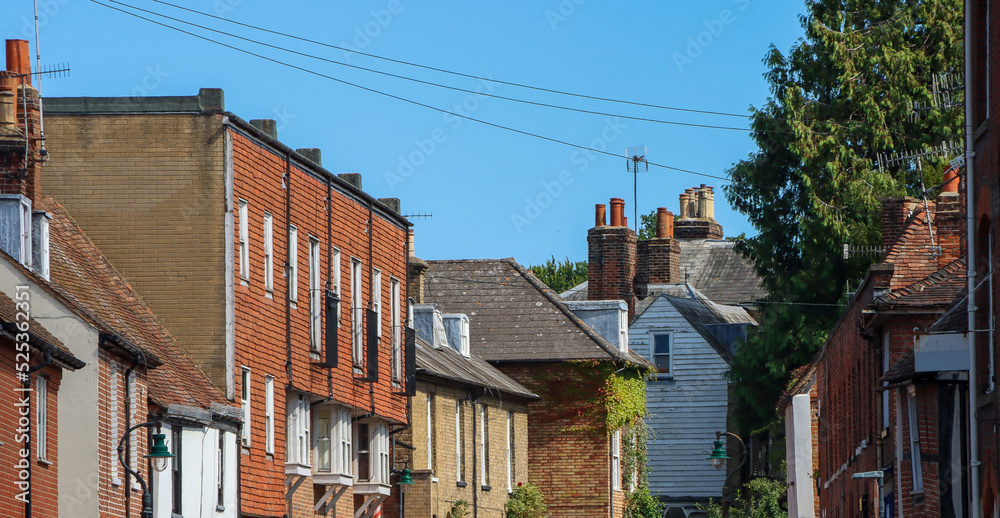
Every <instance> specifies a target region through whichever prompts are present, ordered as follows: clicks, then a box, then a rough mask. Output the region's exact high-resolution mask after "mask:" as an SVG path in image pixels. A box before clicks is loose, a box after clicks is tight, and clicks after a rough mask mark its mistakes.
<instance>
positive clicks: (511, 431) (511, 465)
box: [507, 410, 514, 493]
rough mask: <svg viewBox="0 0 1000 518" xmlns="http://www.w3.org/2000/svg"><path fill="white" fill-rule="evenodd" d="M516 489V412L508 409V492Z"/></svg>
mask: <svg viewBox="0 0 1000 518" xmlns="http://www.w3.org/2000/svg"><path fill="white" fill-rule="evenodd" d="M513 490H514V413H513V412H511V411H510V410H508V411H507V492H508V493H510V492H511V491H513Z"/></svg>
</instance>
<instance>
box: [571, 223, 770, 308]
mask: <svg viewBox="0 0 1000 518" xmlns="http://www.w3.org/2000/svg"><path fill="white" fill-rule="evenodd" d="M677 242H678V243H680V247H681V264H680V272H681V277H682V279H679V280H684V282H686V283H687V284H690V285H692V286H694V287H695V288H697V289H698V291H700V292H702V293H703V294H704V295H705V296H706V297H708V298H709V299H711V300H714V301H715V302H718V303H719V304H726V305H731V306H735V305H737V304H740V303H741V302H753V301H756V300H757V299H760V298H763V297H764V296H766V295H767V291H766V290H765V289H764V287H763V286H762V285H761V283H760V278H758V277H757V274H756V272H754V271H753V265H752V264H750V262H749V261H748V260H747V259H746V258H744V257H743V256H742V255H740V254H739V252H737V251H736V250H735V249H734V246H735V245H736V242H735V241H729V240H725V239H678V240H677ZM587 286H588V283H587V282H586V281H584V282H582V283H580V284H578V285H576V286H574V287H572V288H570V289H568V290H566V291H564V292H562V293H561V294H560V296H561V297H562V298H563V299H564V300H573V301H576V300H587ZM660 286H665V285H660ZM650 289H652V285H651V287H650Z"/></svg>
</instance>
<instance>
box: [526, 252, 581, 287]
mask: <svg viewBox="0 0 1000 518" xmlns="http://www.w3.org/2000/svg"><path fill="white" fill-rule="evenodd" d="M528 269H529V270H531V272H532V273H534V274H535V277H538V280H540V281H542V282H544V283H545V285H546V286H548V287H550V288H552V290H553V291H555V292H556V293H562V292H564V291H566V290H568V289H570V288H572V287H573V286H576V285H578V284H580V283H581V282H584V281H586V280H587V269H588V266H587V261H576V262H573V261H570V260H569V257H567V258H566V259H564V260H563V261H562V262H559V261H556V257H555V256H554V255H553V256H552V258H551V259H549V260H548V261H545V264H542V265H537V266H529V267H528Z"/></svg>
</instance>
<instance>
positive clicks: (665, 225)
mask: <svg viewBox="0 0 1000 518" xmlns="http://www.w3.org/2000/svg"><path fill="white" fill-rule="evenodd" d="M673 237H674V214H673V213H672V212H670V211H669V210H667V208H666V207H660V208H658V209H656V238H657V239H673Z"/></svg>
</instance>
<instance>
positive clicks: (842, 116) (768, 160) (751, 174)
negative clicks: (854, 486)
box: [725, 0, 963, 431]
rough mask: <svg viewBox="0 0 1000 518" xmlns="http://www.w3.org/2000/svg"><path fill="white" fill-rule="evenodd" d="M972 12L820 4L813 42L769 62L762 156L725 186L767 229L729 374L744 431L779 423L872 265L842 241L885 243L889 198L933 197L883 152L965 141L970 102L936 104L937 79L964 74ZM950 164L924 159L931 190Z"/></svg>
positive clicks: (920, 3)
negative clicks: (760, 291)
mask: <svg viewBox="0 0 1000 518" xmlns="http://www.w3.org/2000/svg"><path fill="white" fill-rule="evenodd" d="M962 13H963V10H962V2H961V0H913V1H907V2H882V1H878V0H850V1H848V0H810V1H808V2H806V14H805V15H804V16H803V17H802V18H801V19H802V26H803V29H804V30H805V37H804V38H803V39H801V40H799V41H798V42H797V43H796V45H795V46H794V47H793V48H792V49H791V50H790V51H789V52H788V53H787V54H783V53H781V52H780V51H779V50H778V49H776V48H775V47H773V46H772V47H771V49H770V50H769V51H768V53H767V55H766V56H765V58H764V62H765V64H766V65H767V66H768V67H769V68H770V71H769V72H768V73H767V74H766V78H767V80H768V82H769V83H770V86H771V97H770V98H769V99H768V100H767V102H766V103H765V104H764V105H763V106H762V107H759V108H755V109H753V110H752V115H751V130H752V135H753V138H754V140H755V141H756V144H757V147H758V151H756V152H754V153H752V154H751V155H750V156H748V157H747V158H746V159H745V160H742V161H741V162H739V163H737V164H734V166H733V167H732V168H731V169H730V170H729V171H728V173H729V176H730V178H731V179H732V183H731V184H730V185H728V186H726V187H725V193H726V197H727V199H728V200H729V202H730V203H731V204H732V205H733V207H735V208H736V209H737V210H739V211H740V212H742V213H743V214H745V215H747V217H748V218H749V220H750V222H751V224H753V226H754V227H755V228H756V229H757V230H758V231H759V234H758V235H756V236H754V237H750V238H746V239H743V240H741V241H739V242H738V244H737V249H738V250H739V251H740V252H741V253H743V254H744V255H745V256H747V257H748V258H750V259H752V260H753V261H754V267H755V269H756V271H757V273H758V274H759V275H760V276H761V278H762V279H763V282H764V286H765V288H766V289H767V291H768V296H767V297H766V298H765V300H764V301H763V302H764V303H763V305H762V312H761V315H760V319H759V321H760V328H759V330H758V331H759V332H758V333H756V334H755V335H753V336H751V337H749V339H748V344H746V345H745V346H743V348H742V351H743V352H742V353H741V354H740V355H739V356H737V358H736V360H735V362H734V364H733V369H732V372H731V376H732V379H733V380H734V381H735V383H736V389H735V392H736V400H737V404H738V405H740V412H739V413H738V414H737V415H738V416H739V419H740V420H741V422H740V423H738V424H739V426H740V427H741V428H742V429H744V430H748V431H749V430H759V429H761V428H763V427H765V426H766V425H767V424H768V423H769V422H771V421H773V420H774V419H775V411H774V408H775V403H776V402H777V400H778V398H779V397H780V394H781V390H782V388H783V387H784V386H785V383H786V381H787V379H788V375H789V373H790V372H791V371H792V370H793V369H794V368H796V367H798V366H800V365H803V364H805V363H807V362H809V361H810V360H811V358H812V357H813V355H814V354H815V352H816V351H817V350H818V348H819V347H820V346H821V345H822V343H823V342H824V341H825V339H826V336H827V333H828V332H829V330H830V328H831V326H832V325H833V324H834V323H835V321H836V319H837V317H838V315H839V313H840V311H841V308H840V307H837V306H836V305H835V304H837V303H838V302H840V303H842V302H844V301H845V299H846V296H845V295H844V294H845V292H846V291H847V289H848V283H849V282H851V281H852V280H853V281H854V282H857V281H858V280H859V279H861V278H863V277H864V275H865V273H866V271H867V268H868V266H869V264H870V263H871V261H872V259H871V258H866V257H856V258H851V259H843V255H842V253H841V250H842V247H843V244H844V243H850V244H852V245H854V246H866V245H867V246H873V245H875V246H877V245H879V244H880V202H879V199H880V198H881V197H885V196H901V195H904V194H914V195H915V194H917V193H918V192H919V191H920V190H921V189H920V183H921V181H920V171H919V170H918V169H917V168H916V167H915V166H914V165H906V166H894V167H889V168H885V169H880V168H879V167H878V165H877V163H876V157H877V155H876V154H877V153H885V152H893V151H897V152H902V151H922V150H925V149H926V147H927V146H930V145H936V144H940V143H941V142H944V141H952V140H961V134H962V130H963V126H962V124H963V117H962V109H961V107H960V106H958V107H932V104H933V101H932V95H931V87H932V85H933V79H932V77H933V76H934V75H935V74H942V73H952V74H956V75H960V74H961V72H962V67H963V61H962V59H963V53H962V34H963V33H962V25H963V18H962V17H963V14H962ZM959 97H961V95H960V93H959ZM914 103H918V104H921V105H923V106H925V107H927V109H921V110H919V111H916V112H913V111H911V110H912V107H913V106H914ZM914 114H915V115H917V117H914V116H913V115H914ZM948 158H950V157H941V158H937V159H933V158H932V159H929V160H927V161H925V162H924V163H923V168H922V173H923V174H924V175H925V176H926V177H925V178H924V183H925V185H927V186H931V185H935V184H937V183H939V180H940V178H941V174H942V170H943V167H944V164H945V163H946V161H947V159H948Z"/></svg>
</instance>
